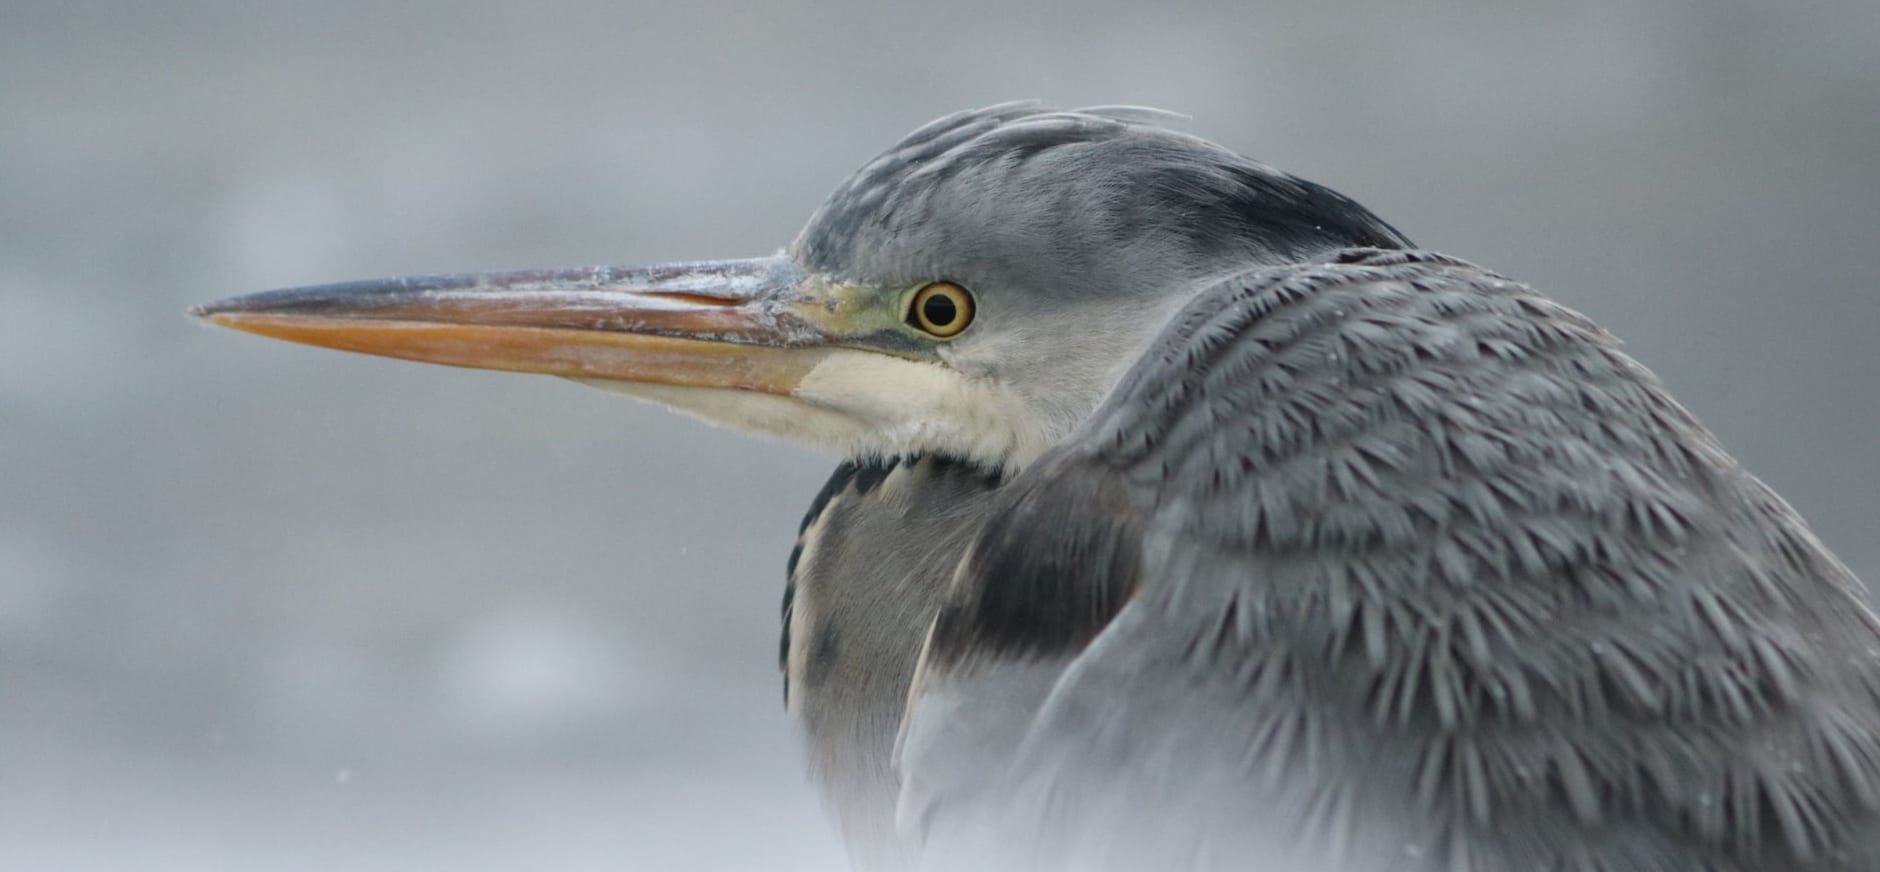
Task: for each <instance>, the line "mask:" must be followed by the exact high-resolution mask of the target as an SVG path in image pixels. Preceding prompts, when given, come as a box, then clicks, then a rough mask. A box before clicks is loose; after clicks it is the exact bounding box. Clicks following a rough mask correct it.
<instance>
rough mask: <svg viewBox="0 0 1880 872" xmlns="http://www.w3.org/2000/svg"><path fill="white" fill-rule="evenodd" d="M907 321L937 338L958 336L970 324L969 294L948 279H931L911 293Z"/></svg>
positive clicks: (970, 297) (970, 303) (970, 306)
mask: <svg viewBox="0 0 1880 872" xmlns="http://www.w3.org/2000/svg"><path fill="white" fill-rule="evenodd" d="M907 323H908V324H910V325H912V326H913V327H914V328H916V329H918V330H920V331H922V332H924V333H928V334H931V335H933V336H938V337H940V338H941V339H946V338H948V337H950V336H958V335H959V333H960V331H961V330H965V329H966V325H968V324H971V323H973V295H972V294H970V293H967V291H966V289H965V288H962V287H960V286H959V285H956V284H954V283H952V282H934V283H933V284H930V285H928V286H926V287H924V288H921V289H920V290H918V291H915V292H914V304H913V305H912V306H909V307H908V310H907Z"/></svg>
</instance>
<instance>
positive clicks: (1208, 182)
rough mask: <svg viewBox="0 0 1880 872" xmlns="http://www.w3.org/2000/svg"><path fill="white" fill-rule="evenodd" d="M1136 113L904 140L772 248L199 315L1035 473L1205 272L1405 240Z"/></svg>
mask: <svg viewBox="0 0 1880 872" xmlns="http://www.w3.org/2000/svg"><path fill="white" fill-rule="evenodd" d="M1157 116H1158V113H1153V112H1150V111H1148V110H1137V109H1092V110H1082V111H1076V112H1062V111H1052V110H1046V109H1041V108H1038V107H1035V106H1032V105H1029V104H1008V105H1003V106H995V107H992V108H989V109H983V110H978V111H973V112H964V113H959V114H956V115H952V116H948V117H946V118H942V119H940V120H938V121H935V122H933V123H931V124H928V125H927V126H925V127H922V128H921V129H919V130H917V131H915V132H914V133H912V134H909V135H908V136H907V137H906V138H904V139H903V140H902V141H901V142H900V143H898V144H896V145H895V146H894V147H893V148H891V149H889V150H888V151H886V152H884V153H882V154H881V155H880V156H878V157H876V158H875V159H874V160H873V161H871V162H869V163H868V164H867V165H866V166H864V167H863V168H862V169H861V170H860V171H858V172H857V173H856V174H855V175H853V176H851V177H850V178H849V179H848V180H846V181H844V182H843V183H842V184H841V186H839V187H838V188H837V189H836V191H835V192H834V193H833V194H832V195H831V196H830V197H829V199H828V200H827V201H826V202H825V203H824V204H823V206H822V207H821V208H820V209H818V210H817V212H816V214H815V215H814V216H813V217H812V218H811V219H810V222H809V224H808V225H807V226H806V227H805V228H804V229H803V230H802V232H801V233H800V234H799V235H798V237H797V239H796V241H795V242H794V243H793V244H792V245H791V246H790V247H789V248H788V249H787V250H785V251H784V252H782V253H780V254H778V255H776V256H772V257H766V258H754V259H748V260H733V261H713V262H702V263H682V264H667V265H659V266H647V267H593V268H580V269H558V270H537V271H525V272H511V273H484V274H456V275H435V276H417V277H407V278H399V279H386V280H375V281H366V282H352V283H346V284H338V285H323V286H316V287H308V288H295V289H289V290H285V291H271V292H266V293H261V294H253V295H249V296H245V297H237V298H234V299H230V300H224V301H220V302H217V303H213V304H210V305H207V306H203V307H199V308H198V309H196V310H195V311H196V313H197V314H199V315H201V316H203V317H206V318H208V319H210V320H212V321H215V322H217V323H220V324H223V325H226V326H229V327H234V328H237V329H241V330H246V331H249V332H253V333H259V334H262V335H266V336H272V337H276V338H281V339H288V340H292V341H297V342H304V343H308V344H312V345H321V346H326V347H331V348H340V349H344V350H350V351H360V352H366V353H372V354H381V355H387V356H392V357H402V358H407V359H413V360H422V361H429V362H434V363H446V364H453V365H458V366H470V367H479V368H487V369H504V370H515V371H524V372H538V373H548V374H553V375H560V376H565V377H568V378H573V379H576V380H578V381H581V382H583V383H585V384H589V385H593V386H595V387H601V388H605V389H608V390H611V391H615V392H618V393H624V394H628V395H631V396H635V397H639V398H642V399H647V400H652V401H655V402H658V403H661V404H664V405H667V406H670V407H673V408H676V409H679V410H681V411H684V412H688V413H691V414H694V415H697V416H699V417H703V418H706V419H708V420H711V421H713V422H716V423H720V424H726V425H730V426H734V427H739V428H742V429H747V430H753V431H757V432H762V433H767V434H772V435H777V436H782V437H784V438H788V439H792V440H795V441H799V442H806V443H809V444H812V445H816V446H820V447H825V448H830V449H834V450H836V451H838V452H841V453H843V454H845V455H848V456H866V455H881V456H893V455H908V454H923V453H939V454H945V455H949V456H953V457H956V458H959V459H963V460H968V461H973V462H976V463H979V464H981V465H983V466H986V467H988V468H999V469H1007V470H1012V469H1017V468H1019V467H1021V466H1023V465H1024V464H1025V463H1027V462H1029V461H1030V460H1031V459H1032V458H1034V457H1036V456H1037V455H1038V453H1040V452H1041V451H1043V450H1044V449H1045V448H1046V447H1048V446H1049V445H1051V444H1053V443H1054V442H1056V441H1058V440H1059V439H1061V438H1062V437H1063V436H1065V435H1066V434H1067V433H1068V432H1069V431H1070V430H1071V429H1072V428H1073V427H1075V426H1076V425H1077V424H1078V422H1080V421H1081V420H1082V419H1083V418H1084V417H1086V416H1087V415H1088V414H1089V413H1090V412H1091V411H1092V410H1093V409H1094V408H1095V407H1096V405H1097V403H1098V402H1099V401H1101V400H1102V398H1103V397H1104V395H1105V394H1107V393H1108V392H1109V391H1110V389H1111V388H1113V387H1114V386H1115V385H1116V383H1117V381H1118V380H1119V379H1120V378H1121V377H1122V374H1123V372H1124V370H1125V369H1127V367H1128V366H1129V364H1130V363H1132V362H1133V361H1135V360H1136V359H1137V357H1138V356H1139V355H1140V354H1141V353H1142V352H1143V350H1144V348H1145V347H1146V345H1147V344H1148V342H1149V340H1150V339H1151V338H1152V337H1153V336H1154V335H1155V334H1156V332H1158V331H1159V329H1160V328H1161V326H1162V325H1163V324H1164V322H1166V320H1167V319H1168V317H1169V316H1170V315H1171V314H1172V313H1173V312H1174V310H1175V309H1176V308H1178V307H1179V306H1180V305H1181V304H1182V303H1184V302H1186V301H1187V299H1188V298H1189V297H1190V296H1192V294H1193V293H1195V292H1196V291H1197V290H1199V289H1200V287H1202V285H1203V283H1204V282H1206V281H1208V280H1209V279H1210V278H1213V277H1219V276H1222V275H1225V274H1227V273H1230V272H1233V271H1238V270H1244V269H1247V268H1250V267H1254V266H1258V265H1261V264H1274V263H1285V262H1294V261H1299V260H1304V259H1308V258H1310V257H1312V256H1314V255H1315V254H1318V253H1322V252H1325V251H1329V250H1332V249H1337V248H1343V247H1350V246H1380V247H1400V246H1402V245H1405V244H1406V240H1404V239H1403V237H1402V236H1400V235H1399V234H1398V233H1397V232H1396V231H1395V230H1394V229H1393V228H1391V227H1390V226H1389V225H1388V224H1385V223H1384V222H1383V221H1382V220H1380V219H1378V218H1377V217H1375V216H1373V215H1372V214H1371V213H1370V212H1368V211H1366V210H1365V209H1364V208H1363V207H1361V206H1359V205H1357V204H1356V203H1354V202H1352V201H1351V200H1349V199H1347V198H1345V197H1343V196H1341V195H1339V194H1337V193H1335V192H1333V191H1331V190H1329V189H1326V188H1324V187H1321V186H1318V185H1315V184H1312V183H1310V182H1306V181H1303V180H1300V179H1297V178H1294V177H1292V176H1289V175H1286V174H1283V173H1280V172H1278V171H1275V170H1273V169H1270V168H1268V167H1266V166H1263V165H1261V164H1259V163H1256V162H1254V161H1250V160H1248V159H1246V158H1242V157H1239V156H1238V155H1235V154H1233V153H1231V152H1228V151H1226V150H1225V149H1222V148H1220V147H1218V146H1215V145H1213V144H1211V143H1208V142H1206V141H1204V140H1201V139H1198V138H1196V137H1193V136H1188V135H1185V134H1181V133H1177V132H1174V131H1171V130H1168V129H1166V128H1164V127H1162V126H1160V125H1159V124H1157V123H1156V121H1157Z"/></svg>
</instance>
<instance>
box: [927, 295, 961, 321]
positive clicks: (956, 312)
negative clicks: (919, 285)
mask: <svg viewBox="0 0 1880 872" xmlns="http://www.w3.org/2000/svg"><path fill="white" fill-rule="evenodd" d="M920 315H921V317H923V318H925V319H927V323H929V324H932V325H933V326H935V327H951V326H953V319H955V318H958V317H959V316H960V307H959V306H957V305H954V303H953V298H952V297H949V296H947V295H946V294H934V295H933V296H931V297H928V298H927V299H926V300H925V301H923V302H922V303H921V304H920Z"/></svg>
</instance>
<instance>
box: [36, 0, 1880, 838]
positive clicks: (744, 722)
mask: <svg viewBox="0 0 1880 872" xmlns="http://www.w3.org/2000/svg"><path fill="white" fill-rule="evenodd" d="M1488 5H1489V4H1478V3H1473V2H1463V0H1448V2H1437V3H1422V4H1415V5H1414V8H1409V7H1410V6H1411V4H1404V3H1400V2H1376V3H1357V4H1341V3H1320V2H1311V0H1300V2H1296V3H1285V4H1265V5H1264V6H1256V5H1255V4H1250V3H1244V2H1228V0H1221V2H1214V3H1208V4H1203V5H1200V6H1192V7H1181V6H1177V5H1161V6H1152V5H1150V4H1143V3H1138V2H1133V0H1132V2H1113V3H1108V4H1098V5H1095V6H1079V7H1076V8H1073V7H1071V6H1070V5H1068V4H1053V5H1049V6H1037V7H1028V8H1018V7H1013V6H1010V5H1008V4H1006V3H1002V2H982V0H970V2H965V3H955V4H951V5H944V6H943V5H942V4H925V5H907V6H890V5H886V4H880V3H873V2H860V0H856V2H833V3H820V4H816V5H813V6H812V5H800V4H784V3H779V4H763V5H760V4H751V5H749V6H739V5H735V4H729V3H722V4H721V3H696V4H671V3H657V4H655V3H638V4H636V3H627V2H597V0H539V2H535V3H529V4H523V3H492V2H473V3H450V4H447V3H441V2H420V3H408V4H399V5H396V6H389V5H387V4H383V3H380V2H376V0H375V2H365V0H328V2H322V3H285V2H270V3H257V2H237V0H198V2H162V3H153V2H82V0H75V2H45V3H22V2H20V0H3V2H0V868H5V869H62V870H65V869H70V870H82V869H136V870H146V869H190V870H202V869H242V870H302V869H307V870H311V869H347V870H378V869H385V870H411V869H446V870H485V869H488V870H533V869H562V870H587V869H749V868H765V869H827V868H835V867H837V866H838V865H839V851H838V849H837V848H836V847H835V842H834V839H833V838H832V837H831V836H830V834H829V833H828V831H827V829H826V827H825V825H824V823H823V820H822V817H821V812H820V809H819V808H818V807H817V805H816V801H815V799H814V797H813V795H812V794H811V792H810V791H809V789H808V788H807V787H806V786H805V784H804V782H803V777H802V775H801V767H800V764H799V761H798V757H797V755H796V749H795V746H794V744H793V738H794V737H793V734H792V733H791V731H790V728H789V725H788V724H787V722H786V720H785V717H784V714H783V711H782V709H781V705H780V702H779V681H778V676H777V674H776V668H775V658H776V632H777V626H776V624H777V602H778V597H779V595H780V593H781V588H782V573H783V562H784V557H785V555H786V554H787V552H788V551H789V548H790V543H791V541H792V538H793V536H794V533H795V527H796V523H797V520H798V517H799V515H800V513H801V511H802V509H803V508H804V506H805V505H806V504H807V502H808V500H809V497H810V495H811V494H813V493H814V491H815V489H816V488H817V486H818V485H819V484H820V482H821V480H822V478H823V477H824V475H825V474H826V473H827V471H828V469H829V468H830V467H831V466H832V465H833V461H832V460H831V459H829V458H824V457H817V456H812V455H810V454H807V453H804V452H801V451H798V450H796V449H792V448H788V447H783V446H779V445H775V444H768V443H758V442H755V441H752V440H748V439H746V438H742V437H740V436H737V435H735V434H731V433H726V432H722V431H716V430H710V429H707V428H705V427H704V426H703V425H699V424H695V423H693V422H690V421H687V420H681V419H678V418H675V417H672V416H669V415H667V414H663V413H661V412H659V411H657V410H653V409H648V408H641V407H638V406H635V405H632V404H630V403H628V402H627V401H625V400H621V399H618V398H614V397H609V396H606V395H603V394H601V393H598V392H593V391H589V390H586V389H583V388H579V387H576V386H574V385H571V384H567V383H563V382H559V381H555V380H552V379H546V378H532V377H524V376H511V375H500V374H494V373H486V372H469V371H462V370H451V369H446V368H440V367H427V366H418V365H412V364H403V363H398V362H392V361H385V360H378V359H366V358H354V357H349V356H347V355H342V354H337V353H333V352H328V351H316V350H311V349H303V348H297V347H293V346H289V345H285V344H282V343H277V342H269V341H264V340H260V339H255V338H252V337H247V336H242V335H239V334H236V333H232V332H228V331H212V330H210V329H208V328H205V327H202V326H200V325H198V324H195V323H192V322H191V321H189V320H188V319H186V318H185V317H184V316H183V314H182V313H183V309H184V308H185V307H186V306H188V305H189V304H191V303H196V302H202V301H205V300H208V299H210V298H215V297H221V296H225V295H229V294H233V293H239V292H244V291H250V290H258V289H263V288H269V287H276V286H283V285H293V284H305V283H312V282H323V281H331V280H340V279H348V278H359V277H368V276H376V275H388V274H397V273H408V272H428V271H443V270H469V269H488V268H501V267H520V266H539V265H556V264H583V263H598V262H634V261H646V260H663V259H678V258H703V257H715V256H740V255H752V254H763V253H767V252H769V251H772V250H775V249H776V248H778V247H780V246H782V245H783V244H785V243H786V242H787V241H788V240H789V239H790V238H791V236H792V235H793V234H794V233H795V231H796V229H797V227H798V226H799V224H800V223H801V222H802V221H803V220H804V219H805V218H806V217H807V216H808V215H809V213H810V211H811V210H812V209H813V208H814V207H815V206H816V204H817V203H818V202H819V201H820V199H821V198H822V196H823V195H824V194H825V193H826V192H827V191H828V190H829V189H830V188H832V187H833V186H834V185H835V184H836V182H837V181H839V180H840V179H841V178H842V177H843V176H844V175H845V174H847V173H848V172H850V171H851V170H852V169H854V168H855V167H856V166H858V165H859V164H860V163H861V162H862V161H863V160H864V159H866V158H867V157H869V156H870V155H871V154H872V153H873V152H874V151H876V150H877V149H879V148H881V147H884V146H886V145H887V144H889V143H890V142H891V141H893V140H894V139H895V138H896V137H898V136H899V135H901V134H902V133H904V132H905V131H907V130H908V129H911V128H912V127H914V126H916V125H918V124H920V123H922V122H925V121H926V120H928V119H929V118H931V117H933V116H936V115H939V114H942V113H944V112H949V111H952V110H956V109H961V108H966V107H971V106H976V105H981V104H986V103H991V102H996V101H1000V100H1006V99H1012V98H1025V97H1039V98H1043V99H1045V100H1048V101H1050V102H1053V103H1058V104H1063V105H1079V104H1088V103H1142V104H1150V105H1157V106H1162V107H1165V108H1169V109H1174V110H1178V111H1181V112H1185V113H1188V114H1189V115H1191V116H1192V117H1193V121H1192V123H1191V124H1190V125H1189V127H1190V129H1192V130H1193V131H1195V132H1197V133H1200V134H1203V135H1206V136H1208V137H1210V138H1213V139H1216V140H1218V141H1220V142H1223V143H1225V144H1227V145H1228V146H1230V147H1232V148H1235V149H1236V150H1239V151H1242V152H1245V153H1247V154H1251V155H1253V156H1256V157H1258V158H1261V159H1263V160H1265V161H1267V162H1269V163H1272V164H1275V165H1277V166H1280V167H1283V168H1286V169H1289V170H1291V171H1293V172H1296V173H1299V174H1301V175H1304V176H1307V177H1309V178H1313V179H1315V180H1318V181H1321V182H1324V183H1327V184H1329V185H1332V186H1333V187H1336V188H1338V189H1340V190H1342V191H1344V192H1345V193H1347V194H1350V195H1352V196H1353V197H1356V198H1357V199H1358V200H1360V201H1362V202H1364V203H1366V204H1368V205H1370V206H1371V207H1373V208H1374V209H1376V210H1377V211H1378V212H1380V213H1381V214H1383V215H1384V216H1385V217H1386V218H1388V219H1389V220H1391V221H1393V222H1395V223H1396V224H1397V225H1398V226H1400V227H1401V228H1403V229H1404V230H1405V231H1406V232H1407V233H1409V234H1410V235H1411V236H1412V237H1413V238H1415V239H1416V240H1418V241H1419V242H1420V243H1422V244H1424V245H1427V246H1430V247H1434V248H1439V249H1441V250H1444V251H1447V252H1450V253H1453V254H1457V255H1461V256H1464V257H1467V258H1470V259H1473V260H1476V261H1479V262H1482V263H1485V264H1489V265H1492V266H1494V267H1496V268H1498V269H1500V270H1502V271H1504V272H1507V273H1508V274H1511V275H1513V276H1516V277H1520V278H1523V279H1526V280H1529V281H1532V282H1534V283H1536V284H1538V285H1539V286H1541V287H1542V288H1543V289H1546V290H1547V291H1549V292H1550V293H1552V294H1554V295H1555V296H1557V297H1558V298H1559V299H1561V300H1563V301H1565V302H1567V303H1568V304H1570V305H1572V306H1575V307H1577V308H1580V309H1582V310H1584V311H1586V312H1588V313H1590V314H1591V315H1593V316H1594V317H1595V318H1596V319H1598V320H1600V321H1602V322H1604V323H1605V324H1607V325H1608V326H1610V327H1612V328H1613V329H1614V330H1616V331H1617V332H1618V333H1620V334H1621V335H1622V336H1623V337H1624V338H1626V339H1627V340H1628V342H1629V344H1630V348H1631V350H1632V351H1633V353H1634V354H1635V355H1636V356H1638V357H1639V358H1641V359H1642V360H1644V361H1645V362H1646V363H1647V364H1648V365H1650V366H1652V367H1654V368H1655V369H1656V370H1657V371H1658V372H1659V373H1660V374H1661V375H1662V376H1663V377H1664V378H1665V379H1666V380H1667V381H1668V382H1669V383H1670V384H1671V386H1672V388H1673V389H1674V391H1675V392H1676V393H1677V394H1678V396H1679V397H1680V398H1682V399H1683V400H1684V401H1685V402H1686V403H1687V404H1688V405H1689V406H1691V407H1692V408H1693V409H1695V410H1696V411H1697V413H1698V414H1699V415H1700V416H1701V417H1702V418H1703V419H1704V420H1706V421H1707V422H1708V423H1709V424H1710V425H1711V426H1712V427H1714V428H1715V429H1716V430H1717V431H1718V432H1719V434H1721V436H1722V438H1723V440H1724V442H1725V444H1726V445H1728V446H1729V447H1730V448H1731V450H1733V451H1734V452H1735V453H1736V454H1737V455H1738V456H1739V457H1740V458H1742V459H1743V461H1744V462H1745V463H1746V464H1747V465H1749V466H1750V468H1752V469H1754V470H1756V471H1757V472H1758V473H1759V474H1761V475H1762V476H1763V477H1764V478H1766V479H1767V480H1768V481H1769V482H1771V483H1772V484H1773V485H1774V486H1775V487H1776V488H1777V489H1778V490H1780V491H1781V492H1782V493H1784V494H1785V495H1787V496H1788V497H1789V499H1790V500H1792V501H1793V502H1794V503H1795V504H1796V505H1797V506H1798V507H1799V508H1800V510H1801V511H1802V512H1803V514H1804V515H1806V516H1807V517H1808V518H1809V519H1810V520H1811V521H1812V522H1813V524H1814V527H1815V529H1816V530H1817V532H1818V533H1819V534H1820V535H1821V537H1822V538H1823V539H1825V540H1826V541H1827V543H1828V544H1829V545H1830V546H1831V547H1832V548H1834V549H1835V550H1836V551H1838V552H1839V553H1840V554H1841V556H1842V557H1843V558H1845V559H1846V560H1847V561H1848V562H1849V563H1850V564H1851V565H1852V566H1853V567H1854V568H1855V570H1856V572H1858V573H1860V574H1862V575H1863V576H1865V577H1866V578H1868V579H1870V580H1880V539H1877V538H1876V533H1880V521H1876V517H1877V516H1880V463H1876V462H1875V460H1874V459H1873V456H1872V453H1871V452H1872V447H1873V445H1874V434H1875V431H1876V427H1877V426H1880V402H1877V401H1880V388H1877V387H1876V386H1875V376H1876V375H1877V374H1880V352H1877V351H1875V346H1874V344H1873V342H1874V339H1873V337H1874V334H1875V333H1876V332H1880V301H1877V300H1876V280H1875V278H1874V276H1875V270H1876V260H1875V252H1876V249H1880V244H1877V242H1880V239H1877V237H1880V7H1876V6H1875V4H1874V2H1873V0H1824V2H1800V3H1785V4H1772V3H1766V2H1739V0H1730V2H1719V0H1667V2H1655V3H1637V2H1632V0H1593V2H1585V3H1575V4H1552V3H1550V4H1542V3H1530V4H1500V6H1501V8H1499V9H1490V8H1486V7H1487V6H1488Z"/></svg>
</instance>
